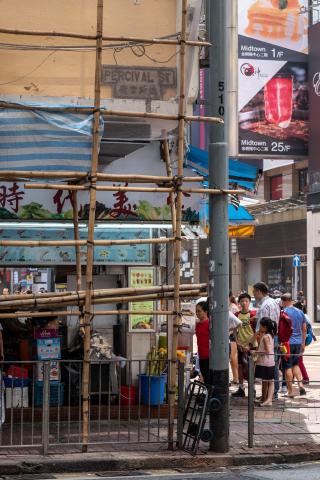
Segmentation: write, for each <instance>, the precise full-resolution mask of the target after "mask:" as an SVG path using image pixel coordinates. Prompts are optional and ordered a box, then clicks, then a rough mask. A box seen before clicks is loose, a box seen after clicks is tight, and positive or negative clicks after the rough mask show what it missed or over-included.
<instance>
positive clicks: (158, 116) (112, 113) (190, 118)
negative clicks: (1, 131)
mask: <svg viewBox="0 0 320 480" xmlns="http://www.w3.org/2000/svg"><path fill="white" fill-rule="evenodd" d="M0 108H11V109H15V110H32V111H35V110H37V111H41V112H54V113H83V114H95V113H101V114H103V115H104V116H105V117H129V118H147V119H153V120H180V115H175V114H168V113H156V112H131V111H127V110H123V111H117V110H107V109H105V108H104V107H102V108H101V107H99V108H96V107H52V106H36V107H35V106H31V105H20V104H18V103H12V102H5V101H3V100H2V101H0ZM183 119H184V120H185V121H186V122H205V123H223V120H222V119H221V118H220V117H202V116H199V115H183Z"/></svg>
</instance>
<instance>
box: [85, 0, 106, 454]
mask: <svg viewBox="0 0 320 480" xmlns="http://www.w3.org/2000/svg"><path fill="white" fill-rule="evenodd" d="M102 35H103V0H97V35H96V71H95V89H94V106H95V108H96V109H100V102H101V75H102V63H101V61H102ZM99 123H100V113H99V111H96V112H95V113H94V122H93V147H92V161H91V177H90V186H91V187H92V188H91V189H90V202H89V224H88V242H87V271H86V299H85V320H84V321H85V323H84V325H85V327H84V328H85V333H84V340H83V347H84V348H83V351H84V355H83V374H82V375H83V376H82V449H83V451H84V452H86V451H87V450H88V440H89V401H90V392H89V382H90V378H89V377H90V337H91V320H92V298H91V297H92V290H93V283H92V280H93V252H94V245H93V241H94V223H95V218H96V197H97V192H96V189H95V186H96V175H97V170H98V160H99Z"/></svg>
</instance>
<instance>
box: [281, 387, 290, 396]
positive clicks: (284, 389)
mask: <svg viewBox="0 0 320 480" xmlns="http://www.w3.org/2000/svg"><path fill="white" fill-rule="evenodd" d="M287 391H288V389H287V387H285V386H283V387H281V393H282V394H283V395H284V394H285V393H287Z"/></svg>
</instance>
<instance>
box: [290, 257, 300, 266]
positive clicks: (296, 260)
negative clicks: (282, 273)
mask: <svg viewBox="0 0 320 480" xmlns="http://www.w3.org/2000/svg"><path fill="white" fill-rule="evenodd" d="M292 261H293V266H294V267H295V268H296V267H300V266H301V259H300V256H299V255H293V257H292Z"/></svg>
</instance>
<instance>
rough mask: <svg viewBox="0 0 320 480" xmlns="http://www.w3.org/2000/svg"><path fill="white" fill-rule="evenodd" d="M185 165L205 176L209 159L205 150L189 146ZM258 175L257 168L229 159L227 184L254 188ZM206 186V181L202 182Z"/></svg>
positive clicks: (250, 189)
mask: <svg viewBox="0 0 320 480" xmlns="http://www.w3.org/2000/svg"><path fill="white" fill-rule="evenodd" d="M186 166H188V167H190V168H192V169H193V170H194V171H195V172H196V173H198V174H199V175H203V176H205V177H207V176H208V174H209V159H208V152H207V150H201V149H200V148H197V147H193V146H190V147H189V150H188V152H187V155H186ZM259 176H260V172H259V169H258V168H256V167H253V166H252V165H248V164H247V163H242V162H238V161H236V160H232V159H229V184H230V186H236V187H240V188H244V189H245V190H249V191H254V190H256V186H257V182H258V179H259ZM204 184H205V186H207V185H208V184H207V182H205V183H204Z"/></svg>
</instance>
